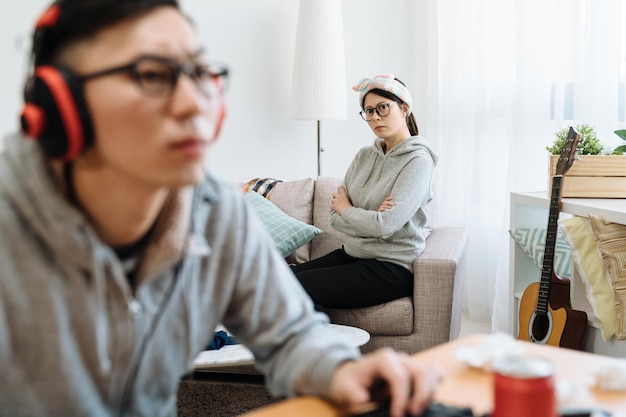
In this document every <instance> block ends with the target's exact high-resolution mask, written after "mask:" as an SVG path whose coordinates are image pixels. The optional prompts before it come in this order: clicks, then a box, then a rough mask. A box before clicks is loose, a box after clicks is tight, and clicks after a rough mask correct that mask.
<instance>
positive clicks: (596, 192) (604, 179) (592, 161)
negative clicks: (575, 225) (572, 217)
mask: <svg viewBox="0 0 626 417" xmlns="http://www.w3.org/2000/svg"><path fill="white" fill-rule="evenodd" d="M558 160H559V155H550V171H549V176H548V180H549V183H548V190H550V189H551V187H552V177H553V176H554V172H555V170H556V163H557V161H558ZM561 196H562V197H586V198H626V155H578V159H577V160H576V162H574V165H573V166H572V167H571V168H570V169H569V170H568V171H567V172H566V173H565V178H564V179H563V184H562V188H561Z"/></svg>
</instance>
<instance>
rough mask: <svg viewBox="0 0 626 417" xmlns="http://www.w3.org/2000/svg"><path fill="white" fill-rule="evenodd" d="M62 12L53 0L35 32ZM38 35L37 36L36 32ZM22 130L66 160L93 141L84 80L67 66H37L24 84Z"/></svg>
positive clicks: (43, 27) (44, 147)
mask: <svg viewBox="0 0 626 417" xmlns="http://www.w3.org/2000/svg"><path fill="white" fill-rule="evenodd" d="M60 15H61V9H60V7H59V5H58V4H56V3H55V4H53V5H52V6H51V7H50V8H49V9H48V10H46V11H45V12H44V13H43V15H42V16H41V17H40V18H39V20H37V24H36V25H35V32H37V31H42V32H45V31H46V30H48V29H49V28H51V27H53V26H54V25H55V24H56V22H57V21H58V19H59V16H60ZM35 39H37V36H35ZM20 122H21V127H22V132H23V133H24V134H25V135H26V136H28V137H30V138H33V139H36V140H38V141H39V143H40V144H41V146H42V149H43V151H44V152H45V154H46V155H48V156H49V157H52V158H54V159H58V160H60V161H63V162H67V161H70V160H72V159H73V158H75V157H76V156H77V155H79V154H80V153H81V151H82V150H83V149H85V148H86V147H87V146H88V145H90V144H91V143H92V142H93V126H92V122H91V117H90V116H89V110H88V108H87V105H86V103H85V98H84V93H83V86H82V82H81V81H80V79H79V78H78V76H77V75H76V74H74V73H72V72H71V71H69V70H68V69H66V68H62V67H59V66H54V65H41V66H36V67H35V69H34V71H33V74H32V75H31V76H30V77H29V78H28V79H27V80H26V83H25V86H24V107H23V108H22V113H21V115H20Z"/></svg>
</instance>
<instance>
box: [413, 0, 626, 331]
mask: <svg viewBox="0 0 626 417" xmlns="http://www.w3.org/2000/svg"><path fill="white" fill-rule="evenodd" d="M622 6H623V2H622V1H620V0H602V1H598V0H587V1H584V0H439V1H438V0H421V1H417V2H414V3H413V5H412V8H411V18H412V20H413V22H414V29H413V33H412V36H413V37H414V39H415V42H414V45H415V50H414V56H415V63H414V67H415V68H416V71H415V77H416V79H415V81H414V82H415V83H416V84H417V86H418V89H417V90H418V93H417V96H418V97H420V99H418V100H416V101H418V105H417V106H416V109H415V112H416V114H417V115H418V119H419V120H420V127H421V130H423V132H424V135H425V136H426V137H428V138H429V139H430V140H431V141H432V142H433V143H434V145H435V146H436V148H437V150H438V152H439V154H440V164H439V165H438V168H437V178H436V183H435V190H436V193H437V196H438V199H439V216H438V223H439V224H458V225H465V226H466V227H467V229H468V232H469V244H468V251H467V257H468V258H467V260H468V263H467V273H466V277H467V279H466V282H465V299H464V307H465V309H466V311H467V312H468V313H469V316H470V318H472V319H473V320H478V321H480V320H492V323H493V325H492V327H493V328H494V330H502V331H505V330H506V328H507V322H506V320H507V311H508V310H507V309H508V305H509V304H508V303H509V302H510V301H511V300H508V296H507V291H508V279H509V278H508V276H509V271H508V265H509V264H508V262H509V260H508V247H509V235H508V225H509V194H510V192H511V191H541V190H547V189H548V177H547V172H548V162H547V161H548V152H547V150H546V149H545V148H546V146H549V145H550V144H551V143H552V141H553V140H554V134H555V132H556V131H557V130H560V129H562V128H563V127H567V126H569V125H576V124H582V123H586V124H590V125H592V126H594V127H595V128H596V131H597V132H598V134H599V137H600V139H601V140H602V141H603V142H604V143H605V144H607V145H613V146H614V145H616V144H617V143H619V138H617V136H616V135H615V134H614V133H613V131H614V130H616V129H621V128H624V112H625V111H624V107H625V105H624V78H625V77H624V72H625V70H626V68H625V66H624V60H623V59H621V57H622V55H623V54H624V52H625V51H624V48H623V47H622V37H623V33H622V32H623V31H622V26H621V25H622V22H623V20H624V19H623V16H622V13H623V10H622ZM620 59H621V60H620ZM546 224H547V217H546ZM537 279H539V276H538V277H537Z"/></svg>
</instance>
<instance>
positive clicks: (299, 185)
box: [270, 178, 323, 263]
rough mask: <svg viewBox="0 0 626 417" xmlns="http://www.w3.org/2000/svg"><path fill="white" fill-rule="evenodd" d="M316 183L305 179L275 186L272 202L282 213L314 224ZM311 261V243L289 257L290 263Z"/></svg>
mask: <svg viewBox="0 0 626 417" xmlns="http://www.w3.org/2000/svg"><path fill="white" fill-rule="evenodd" d="M314 185H315V181H314V180H313V179H312V178H304V179H301V180H296V181H285V182H281V183H278V184H276V185H274V188H273V189H272V194H270V201H271V202H273V203H274V204H276V205H277V206H278V207H279V208H280V209H281V210H282V211H284V212H285V213H287V214H288V215H290V216H291V217H294V218H296V219H298V220H301V221H303V222H305V223H308V224H313V188H314ZM322 230H323V229H322ZM318 237H319V236H318ZM310 259H311V243H306V244H305V245H304V246H302V247H300V248H298V249H296V251H295V252H294V253H292V254H291V255H289V256H288V257H287V262H289V263H302V262H307V261H309V260H310Z"/></svg>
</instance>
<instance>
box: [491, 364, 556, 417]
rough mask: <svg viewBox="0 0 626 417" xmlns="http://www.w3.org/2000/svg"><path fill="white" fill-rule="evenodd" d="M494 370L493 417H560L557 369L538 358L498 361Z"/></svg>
mask: <svg viewBox="0 0 626 417" xmlns="http://www.w3.org/2000/svg"><path fill="white" fill-rule="evenodd" d="M493 369H494V394H495V395H494V400H495V404H494V410H493V413H492V414H491V417H530V416H532V417H557V416H558V413H557V406H556V394H555V389H554V366H553V365H552V363H551V362H549V361H547V360H544V359H540V358H534V357H524V356H508V357H503V358H500V359H498V360H497V361H496V362H495V363H494V366H493Z"/></svg>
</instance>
